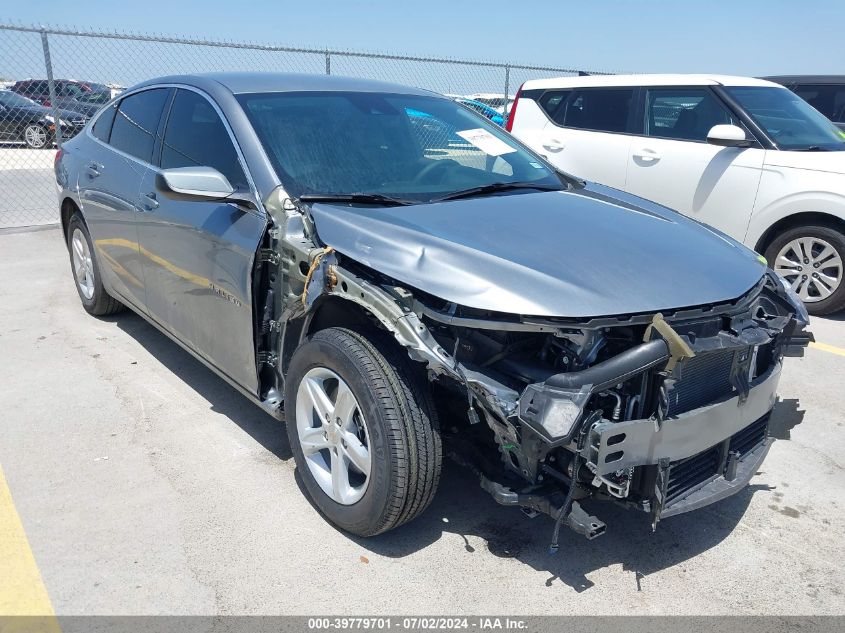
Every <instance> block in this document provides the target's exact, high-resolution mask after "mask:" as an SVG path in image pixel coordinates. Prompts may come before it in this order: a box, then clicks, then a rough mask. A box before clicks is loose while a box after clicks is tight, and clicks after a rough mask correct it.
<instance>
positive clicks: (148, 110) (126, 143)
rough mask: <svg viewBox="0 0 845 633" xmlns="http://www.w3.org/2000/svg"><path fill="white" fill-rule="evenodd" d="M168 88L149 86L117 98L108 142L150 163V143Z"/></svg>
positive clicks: (168, 92)
mask: <svg viewBox="0 0 845 633" xmlns="http://www.w3.org/2000/svg"><path fill="white" fill-rule="evenodd" d="M169 94H170V89H169V88H153V89H151V90H144V91H143V92H138V93H136V94H133V95H130V96H128V97H126V98H125V99H123V100H121V102H120V105H119V106H118V108H117V113H116V114H115V117H114V124H113V125H112V129H111V137H110V139H109V144H110V145H112V146H113V147H115V148H116V149H119V150H121V151H123V152H126V153H127V154H129V155H130V156H134V157H135V158H139V159H141V160H143V161H146V162H148V163H149V162H152V157H153V146H154V145H155V136H156V130H157V129H158V123H159V119H160V118H161V112H162V110H163V109H164V103H165V101H167V97H168V95H169Z"/></svg>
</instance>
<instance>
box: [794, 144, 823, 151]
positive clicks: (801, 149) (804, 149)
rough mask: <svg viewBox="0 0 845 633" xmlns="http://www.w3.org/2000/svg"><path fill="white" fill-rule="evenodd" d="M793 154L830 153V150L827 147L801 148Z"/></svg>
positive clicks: (812, 146)
mask: <svg viewBox="0 0 845 633" xmlns="http://www.w3.org/2000/svg"><path fill="white" fill-rule="evenodd" d="M792 151H793V152H829V151H830V150H829V149H828V148H827V147H821V146H819V145H810V146H809V147H799V148H797V149H794V150H792Z"/></svg>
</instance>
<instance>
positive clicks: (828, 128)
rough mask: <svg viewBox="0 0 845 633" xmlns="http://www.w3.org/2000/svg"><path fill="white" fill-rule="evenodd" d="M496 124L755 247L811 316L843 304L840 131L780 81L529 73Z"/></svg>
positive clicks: (567, 166) (589, 175) (564, 163)
mask: <svg viewBox="0 0 845 633" xmlns="http://www.w3.org/2000/svg"><path fill="white" fill-rule="evenodd" d="M507 129H508V130H509V131H511V132H512V133H513V134H514V135H515V136H516V137H518V138H519V139H521V140H522V141H523V142H525V143H527V144H528V145H529V146H530V147H532V148H533V149H534V150H535V151H537V152H538V153H540V154H541V155H543V156H544V157H545V158H546V159H547V160H549V161H550V162H551V163H552V164H553V165H555V166H556V167H558V168H560V169H562V170H564V171H568V172H570V173H573V174H576V175H578V176H581V177H583V178H586V179H588V180H593V181H596V182H600V183H602V184H605V185H609V186H611V187H616V188H618V189H622V190H624V191H628V192H630V193H633V194H636V195H638V196H641V197H643V198H648V199H650V200H654V201H655V202H659V203H661V204H663V205H666V206H667V207H670V208H672V209H675V210H676V211H680V212H681V213H683V214H685V215H688V216H690V217H692V218H695V219H696V220H700V221H701V222H704V223H706V224H709V225H711V226H713V227H715V228H717V229H720V230H722V231H724V232H725V233H727V234H729V235H731V236H732V237H734V238H736V239H738V240H740V241H742V242H744V243H745V244H746V245H748V246H750V247H751V248H754V249H755V250H757V252H759V253H763V254H764V255H765V256H766V258H767V259H768V261H769V264H770V265H771V266H772V267H773V268H774V269H775V270H776V271H777V272H778V273H780V275H781V276H782V277H784V278H785V279H786V280H787V281H788V282H789V283H790V285H791V286H792V289H793V290H794V291H795V292H796V293H797V294H798V295H799V296H800V297H801V298H802V299H803V300H804V302H805V303H806V305H807V308H808V309H809V311H810V312H811V313H812V314H827V313H830V312H834V311H837V310H839V309H842V308H843V307H845V282H843V263H842V262H843V259H845V133H843V132H842V131H840V130H838V129H837V128H836V127H835V126H834V125H833V124H832V123H831V122H830V121H828V120H827V119H826V118H825V117H824V116H823V115H822V114H820V113H819V112H818V111H816V110H815V109H813V108H812V107H811V106H810V105H809V104H807V103H806V102H805V101H803V100H802V99H801V98H800V97H798V96H796V95H795V94H793V93H792V92H790V91H789V90H787V89H786V88H784V87H782V86H779V85H777V84H774V83H771V82H768V81H763V80H759V79H749V78H745V77H724V76H716V75H712V76H711V75H707V76H703V75H629V76H621V75H613V76H589V77H562V78H559V79H540V80H535V81H528V82H526V83H524V84H523V85H522V86H521V87H520V89H519V91H518V92H517V95H516V100H515V102H514V104H513V108H512V110H511V115H510V118H509V120H508V124H507ZM667 265H671V262H667Z"/></svg>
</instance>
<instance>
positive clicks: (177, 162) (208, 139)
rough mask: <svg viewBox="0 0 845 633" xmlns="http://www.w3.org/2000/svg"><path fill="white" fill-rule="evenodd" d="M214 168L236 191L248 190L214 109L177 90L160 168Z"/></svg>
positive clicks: (189, 93) (189, 94) (242, 172)
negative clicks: (239, 188) (240, 189)
mask: <svg viewBox="0 0 845 633" xmlns="http://www.w3.org/2000/svg"><path fill="white" fill-rule="evenodd" d="M201 165H202V166H207V167H213V168H214V169H216V170H217V171H219V172H220V173H221V174H223V175H224V176H226V178H227V179H228V180H229V183H230V184H231V185H232V186H233V187H236V188H237V187H242V188H245V187H247V186H248V185H247V182H246V176H245V175H244V171H243V169H242V168H241V164H240V161H239V160H238V155H237V152H236V151H235V146H234V145H233V144H232V139H231V138H230V137H229V132H228V131H227V130H226V127H225V126H224V125H223V121H222V120H221V119H220V116H219V115H218V114H217V112H216V111H215V110H214V108H213V107H212V105H211V104H210V103H209V102H208V101H207V100H206V99H205V98H204V97H203V96H202V95H199V94H197V93H196V92H192V91H190V90H177V91H176V97H174V99H173V105H172V106H171V108H170V116H169V117H168V119H167V129H166V130H165V132H164V140H163V141H162V148H161V167H162V169H168V168H170V167H192V166H201Z"/></svg>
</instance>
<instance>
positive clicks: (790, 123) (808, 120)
mask: <svg viewBox="0 0 845 633" xmlns="http://www.w3.org/2000/svg"><path fill="white" fill-rule="evenodd" d="M725 90H726V91H727V92H728V94H729V95H730V96H731V97H733V98H734V99H735V100H736V101H737V102H738V103H739V104H740V105H741V106H742V107H743V108H744V109H745V111H746V112H747V113H748V115H749V116H750V117H751V118H752V119H753V120H754V122H755V123H757V125H759V126H760V127H761V128H763V130H764V131H765V132H766V133H767V134H768V135H769V137H770V138H771V139H772V140H773V141H774V142H775V144H776V145H777V146H778V149H783V150H805V151H806V150H815V151H823V150H831V151H841V150H845V134H843V132H842V131H840V130H839V129H838V128H837V127H836V126H835V125H834V124H833V123H831V122H830V121H829V120H828V119H827V118H826V117H825V116H824V115H823V114H821V113H820V112H819V111H818V110H816V109H815V108H813V106H811V105H810V104H809V103H807V102H806V101H804V100H803V99H802V98H801V97H799V96H798V95H796V94H794V93H793V92H791V91H790V90H787V89H786V88H774V87H772V88H769V87H764V86H755V87H747V86H743V87H731V88H725Z"/></svg>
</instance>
